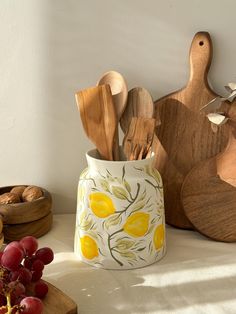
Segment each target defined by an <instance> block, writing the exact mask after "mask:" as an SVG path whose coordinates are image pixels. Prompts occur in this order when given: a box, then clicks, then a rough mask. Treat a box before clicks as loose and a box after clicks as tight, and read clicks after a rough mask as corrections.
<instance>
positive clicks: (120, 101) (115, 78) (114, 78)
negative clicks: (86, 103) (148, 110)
mask: <svg viewBox="0 0 236 314" xmlns="http://www.w3.org/2000/svg"><path fill="white" fill-rule="evenodd" d="M102 84H108V85H110V87H111V93H112V99H113V102H114V107H115V112H116V118H117V128H116V133H115V137H114V145H113V157H114V160H119V159H120V157H119V132H118V123H119V121H120V118H121V116H122V114H123V112H124V110H125V106H126V103H127V97H128V88H127V84H126V81H125V79H124V77H123V76H122V75H121V74H120V73H118V72H116V71H109V72H106V73H104V74H103V75H102V77H101V78H100V79H99V81H98V83H97V85H102Z"/></svg>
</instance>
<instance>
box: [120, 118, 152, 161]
mask: <svg viewBox="0 0 236 314" xmlns="http://www.w3.org/2000/svg"><path fill="white" fill-rule="evenodd" d="M155 126H156V120H155V119H153V118H142V117H133V118H132V119H131V122H130V126H129V128H128V132H127V134H126V135H125V137H124V143H123V147H124V153H125V155H126V158H127V160H140V159H143V158H145V157H146V155H147V154H148V152H149V148H150V147H151V145H152V141H153V136H154V130H155Z"/></svg>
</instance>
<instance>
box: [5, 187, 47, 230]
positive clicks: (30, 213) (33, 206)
mask: <svg viewBox="0 0 236 314" xmlns="http://www.w3.org/2000/svg"><path fill="white" fill-rule="evenodd" d="M13 187H15V186H5V187H2V188H0V195H1V194H3V193H7V192H10V191H11V189H12V188H13ZM40 189H41V190H42V191H43V196H42V197H40V198H38V199H37V200H34V201H31V202H21V203H14V204H0V215H2V220H3V224H21V223H27V222H32V221H35V220H39V219H41V218H43V217H45V216H47V215H48V214H49V213H50V210H51V207H52V197H51V194H50V193H49V192H48V191H46V190H45V189H43V188H40Z"/></svg>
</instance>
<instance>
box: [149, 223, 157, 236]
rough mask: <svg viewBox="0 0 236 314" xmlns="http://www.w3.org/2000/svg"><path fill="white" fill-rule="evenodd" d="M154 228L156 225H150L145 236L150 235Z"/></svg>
mask: <svg viewBox="0 0 236 314" xmlns="http://www.w3.org/2000/svg"><path fill="white" fill-rule="evenodd" d="M155 226H156V224H153V225H151V227H150V228H149V230H148V233H147V234H150V233H151V232H152V231H153V229H154V228H155Z"/></svg>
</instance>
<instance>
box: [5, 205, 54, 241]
mask: <svg viewBox="0 0 236 314" xmlns="http://www.w3.org/2000/svg"><path fill="white" fill-rule="evenodd" d="M52 221H53V215H52V212H51V211H50V212H49V214H48V215H47V216H45V217H43V218H41V219H39V220H35V221H32V222H27V223H24V224H15V225H6V224H5V225H3V234H4V240H5V241H6V242H10V241H18V240H20V239H22V238H23V237H26V236H29V235H30V236H33V237H35V238H39V237H41V236H43V235H44V234H46V233H47V232H48V231H49V230H50V229H51V227H52Z"/></svg>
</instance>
